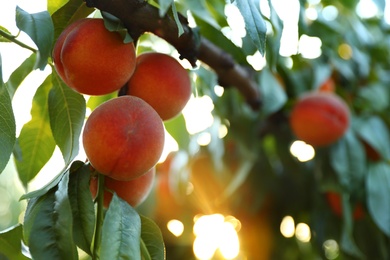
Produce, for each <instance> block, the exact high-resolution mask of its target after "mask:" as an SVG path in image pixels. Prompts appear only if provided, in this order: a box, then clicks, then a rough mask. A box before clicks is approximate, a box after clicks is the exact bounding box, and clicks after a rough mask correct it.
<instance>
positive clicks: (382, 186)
mask: <svg viewBox="0 0 390 260" xmlns="http://www.w3.org/2000/svg"><path fill="white" fill-rule="evenodd" d="M366 189H367V207H368V211H369V212H370V215H371V216H372V218H373V220H374V222H375V223H376V225H377V226H378V227H379V229H380V230H382V232H383V233H385V234H386V235H387V236H388V237H390V200H389V198H390V165H389V164H387V163H384V162H379V163H373V164H370V165H369V169H368V176H367V182H366Z"/></svg>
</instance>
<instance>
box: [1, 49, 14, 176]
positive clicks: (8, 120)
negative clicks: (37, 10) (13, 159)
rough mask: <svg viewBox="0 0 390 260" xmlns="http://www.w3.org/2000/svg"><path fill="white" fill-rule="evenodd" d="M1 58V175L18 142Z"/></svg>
mask: <svg viewBox="0 0 390 260" xmlns="http://www.w3.org/2000/svg"><path fill="white" fill-rule="evenodd" d="M2 71H3V67H2V61H1V56H0V151H1V152H0V173H1V172H2V171H3V170H4V168H5V166H6V165H7V163H8V161H9V158H10V156H11V154H12V151H13V149H14V145H15V142H16V125H15V117H14V113H13V110H12V103H11V98H10V95H9V93H8V91H7V88H6V86H5V84H4V81H3V72H2Z"/></svg>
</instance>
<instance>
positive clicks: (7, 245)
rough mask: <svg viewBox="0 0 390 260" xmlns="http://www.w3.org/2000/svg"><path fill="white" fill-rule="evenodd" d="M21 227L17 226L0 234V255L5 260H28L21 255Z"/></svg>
mask: <svg viewBox="0 0 390 260" xmlns="http://www.w3.org/2000/svg"><path fill="white" fill-rule="evenodd" d="M22 239H23V226H22V225H21V224H18V225H16V226H13V227H11V228H9V229H7V230H3V231H1V232H0V254H2V255H5V256H6V258H7V259H12V260H26V259H29V258H27V257H26V256H24V255H23V254H22Z"/></svg>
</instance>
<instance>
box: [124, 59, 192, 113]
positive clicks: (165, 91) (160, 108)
mask: <svg viewBox="0 0 390 260" xmlns="http://www.w3.org/2000/svg"><path fill="white" fill-rule="evenodd" d="M127 87H128V90H127V94H129V95H134V96H137V97H140V98H142V99H143V100H145V101H146V102H148V103H149V104H150V105H151V106H152V107H153V108H154V109H155V110H156V111H157V113H158V114H159V115H160V117H161V118H162V119H163V120H168V119H171V118H173V117H175V116H177V115H178V114H179V113H180V112H181V111H182V109H183V108H184V107H185V105H186V104H187V102H188V100H189V99H190V96H191V81H190V78H189V76H188V72H187V71H186V70H185V69H184V68H183V67H182V65H181V64H180V63H179V62H178V61H177V60H175V59H174V58H173V57H171V56H169V55H167V54H163V53H154V52H149V53H143V54H141V55H139V56H138V57H137V61H136V68H135V71H134V74H133V76H132V77H131V79H130V81H129V82H128V85H127Z"/></svg>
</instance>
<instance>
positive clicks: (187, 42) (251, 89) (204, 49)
mask: <svg viewBox="0 0 390 260" xmlns="http://www.w3.org/2000/svg"><path fill="white" fill-rule="evenodd" d="M86 3H87V6H89V7H95V8H97V9H99V10H101V11H104V12H107V13H110V14H112V15H114V16H116V17H117V18H119V19H120V20H121V21H122V22H123V24H124V26H125V27H126V28H127V30H128V31H129V34H130V35H131V36H132V37H133V39H138V38H139V36H140V35H142V34H143V33H145V32H151V33H153V34H155V35H157V36H159V37H161V38H163V39H164V40H166V41H167V42H168V43H170V44H171V45H172V46H173V47H175V48H176V50H177V51H178V52H179V53H180V58H181V59H187V60H188V61H189V62H190V63H191V64H192V66H195V64H196V61H197V60H198V59H199V60H200V61H202V62H203V63H205V64H207V65H208V66H209V67H210V68H212V69H213V70H214V71H215V72H216V74H217V75H218V78H219V82H220V84H221V85H222V86H224V87H226V86H234V87H236V88H237V89H238V90H239V91H240V93H241V94H242V95H243V96H244V97H245V99H246V101H247V102H248V104H249V105H250V106H251V107H252V108H253V109H258V108H259V106H260V103H261V99H260V94H259V92H258V88H257V84H256V82H255V81H254V80H253V78H252V75H251V73H250V72H249V71H248V70H246V69H245V68H244V67H242V66H241V65H239V64H237V63H236V62H235V61H234V59H233V58H232V57H231V56H230V55H229V54H228V53H226V52H225V51H223V50H222V49H220V48H219V47H218V46H216V45H214V44H213V43H211V42H210V41H208V40H206V39H204V38H199V37H198V36H197V35H196V34H195V33H194V32H193V30H192V29H191V28H190V27H189V26H188V23H187V20H186V19H185V18H184V17H182V16H180V18H181V19H180V21H181V23H182V26H183V29H184V33H183V34H182V35H181V36H180V37H178V27H177V24H176V23H175V21H174V20H173V18H172V17H171V16H169V15H166V16H164V17H160V15H159V10H158V9H157V8H156V7H154V6H152V5H150V4H148V3H147V2H146V1H144V0H86Z"/></svg>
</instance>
